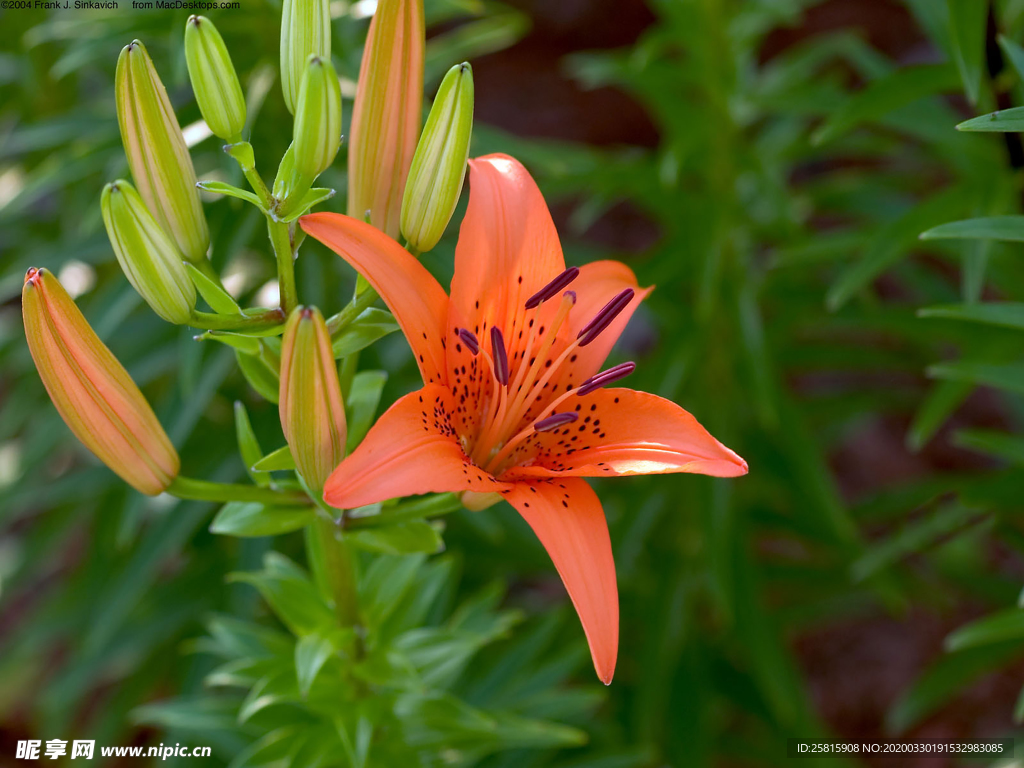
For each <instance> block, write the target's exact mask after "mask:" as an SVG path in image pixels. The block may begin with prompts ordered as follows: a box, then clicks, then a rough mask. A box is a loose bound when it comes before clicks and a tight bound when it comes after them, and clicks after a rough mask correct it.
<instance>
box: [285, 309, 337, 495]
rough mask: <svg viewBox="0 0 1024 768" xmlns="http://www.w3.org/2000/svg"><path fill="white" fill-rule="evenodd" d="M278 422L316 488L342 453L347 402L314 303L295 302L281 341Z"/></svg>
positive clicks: (300, 467)
mask: <svg viewBox="0 0 1024 768" xmlns="http://www.w3.org/2000/svg"><path fill="white" fill-rule="evenodd" d="M278 404H279V408H280V414H281V427H282V429H283V430H284V436H285V439H286V440H287V441H288V446H289V447H290V448H291V452H292V457H293V458H294V459H295V466H296V468H297V469H298V471H299V474H301V475H302V478H303V479H304V480H305V481H306V485H308V486H309V489H310V490H311V491H313V492H314V493H319V492H320V491H322V490H323V487H324V483H325V482H326V480H327V478H328V477H329V476H330V474H331V472H333V471H334V468H335V467H336V466H338V464H339V463H341V460H342V459H343V458H345V439H346V437H347V434H348V430H347V427H346V424H345V404H344V403H343V402H342V399H341V386H340V384H339V383H338V369H337V368H336V367H335V364H334V354H333V353H332V351H331V335H330V333H329V332H328V331H327V324H326V323H325V322H324V318H323V315H321V314H320V312H319V310H317V309H316V308H315V307H297V308H296V309H295V310H294V311H293V312H292V314H291V317H289V318H288V322H287V324H286V325H285V329H284V337H283V339H282V341H281V390H280V396H279V398H278Z"/></svg>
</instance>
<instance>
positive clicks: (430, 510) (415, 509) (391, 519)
mask: <svg viewBox="0 0 1024 768" xmlns="http://www.w3.org/2000/svg"><path fill="white" fill-rule="evenodd" d="M461 508H462V501H461V500H460V499H459V496H458V494H455V493H439V494H436V495H434V496H428V497H427V498H425V499H417V500H415V501H407V502H404V503H402V504H397V505H395V506H394V507H392V508H391V509H390V510H387V511H385V512H381V513H380V514H379V515H370V516H368V517H346V518H345V527H346V528H377V527H379V526H382V525H394V524H395V523H404V522H406V521H408V520H422V519H423V518H426V517H440V516H441V515H449V514H451V513H452V512H457V511H458V510H459V509H461Z"/></svg>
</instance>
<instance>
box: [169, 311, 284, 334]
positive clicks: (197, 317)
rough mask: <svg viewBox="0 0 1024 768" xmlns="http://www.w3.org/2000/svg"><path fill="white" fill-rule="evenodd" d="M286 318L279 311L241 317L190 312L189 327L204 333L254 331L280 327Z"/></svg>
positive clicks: (248, 313)
mask: <svg viewBox="0 0 1024 768" xmlns="http://www.w3.org/2000/svg"><path fill="white" fill-rule="evenodd" d="M286 319H287V316H286V315H285V314H284V312H283V311H281V310H280V309H255V310H253V311H251V312H245V313H243V314H241V315H216V314H213V313H212V312H200V311H199V310H193V311H192V319H191V320H189V325H190V326H192V327H193V328H202V329H203V330H206V331H254V330H259V329H263V328H272V327H274V326H275V325H280V324H281V323H283V322H284V321H285V320H286Z"/></svg>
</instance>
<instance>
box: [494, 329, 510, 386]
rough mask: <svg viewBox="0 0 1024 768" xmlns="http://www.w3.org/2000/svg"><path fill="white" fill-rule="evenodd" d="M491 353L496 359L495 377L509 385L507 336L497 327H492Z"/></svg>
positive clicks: (503, 384)
mask: <svg viewBox="0 0 1024 768" xmlns="http://www.w3.org/2000/svg"><path fill="white" fill-rule="evenodd" d="M491 355H492V357H493V359H494V378H496V379H497V380H498V382H499V383H500V384H501V385H502V386H503V387H507V386H508V353H507V352H506V351H505V337H504V336H502V335H501V331H499V330H498V329H497V328H491Z"/></svg>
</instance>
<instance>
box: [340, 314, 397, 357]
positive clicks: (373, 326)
mask: <svg viewBox="0 0 1024 768" xmlns="http://www.w3.org/2000/svg"><path fill="white" fill-rule="evenodd" d="M397 330H398V323H397V322H396V321H395V318H394V317H393V316H392V315H391V313H390V312H388V311H387V310H384V309H377V308H376V307H370V308H369V309H366V310H363V313H362V314H361V315H359V317H358V318H356V319H355V320H354V321H353V322H351V323H349V324H348V325H346V326H345V328H344V329H343V330H342V331H341V332H340V333H339V334H338V335H337V336H335V337H334V338H333V339H332V340H331V346H332V348H333V350H334V359H335V360H338V359H340V358H342V357H347V356H348V355H351V354H352V353H353V352H358V351H359V350H361V349H364V348H366V347H368V346H370V345H371V344H373V342H375V341H377V340H378V339H382V338H384V337H385V336H387V335H388V334H389V333H394V332H395V331H397Z"/></svg>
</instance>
